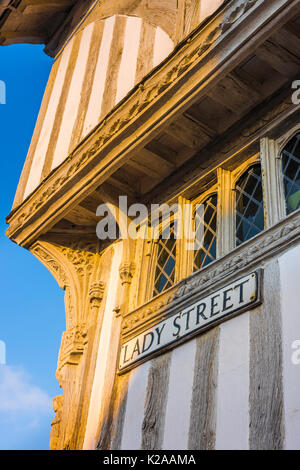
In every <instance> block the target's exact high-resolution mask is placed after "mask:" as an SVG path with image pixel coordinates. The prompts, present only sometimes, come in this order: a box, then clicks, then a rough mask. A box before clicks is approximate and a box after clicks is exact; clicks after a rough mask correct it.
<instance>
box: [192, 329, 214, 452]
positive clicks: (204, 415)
mask: <svg viewBox="0 0 300 470" xmlns="http://www.w3.org/2000/svg"><path fill="white" fill-rule="evenodd" d="M219 334H220V332H219V327H217V328H214V329H213V330H211V331H209V332H208V333H206V334H205V335H201V336H199V337H198V338H197V346H196V348H197V349H196V359H195V375H194V384H193V395H192V402H191V417H190V429H189V440H188V448H189V449H190V450H212V449H214V447H215V440H216V386H217V372H218V350H219Z"/></svg>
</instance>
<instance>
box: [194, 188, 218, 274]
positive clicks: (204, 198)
mask: <svg viewBox="0 0 300 470" xmlns="http://www.w3.org/2000/svg"><path fill="white" fill-rule="evenodd" d="M214 195H216V196H217V226H216V244H217V247H216V259H218V257H219V256H218V238H219V186H218V183H215V184H214V185H212V186H211V187H210V188H209V189H207V190H206V191H204V192H203V193H201V194H200V195H199V196H197V197H196V198H194V199H193V200H192V201H191V204H192V233H194V231H195V228H196V227H195V214H196V205H197V204H198V205H201V204H203V203H205V202H206V201H207V200H208V199H209V198H211V197H212V196H214ZM188 256H189V272H190V274H192V273H194V272H198V271H201V270H202V269H204V268H200V269H199V270H197V271H194V256H195V255H194V251H193V250H189V255H188ZM212 262H213V261H212ZM209 264H211V263H209ZM204 267H205V266H204Z"/></svg>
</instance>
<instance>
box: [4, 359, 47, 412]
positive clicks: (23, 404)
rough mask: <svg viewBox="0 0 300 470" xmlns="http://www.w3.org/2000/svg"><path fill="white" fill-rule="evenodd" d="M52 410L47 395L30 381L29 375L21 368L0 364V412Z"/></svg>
mask: <svg viewBox="0 0 300 470" xmlns="http://www.w3.org/2000/svg"><path fill="white" fill-rule="evenodd" d="M51 410H52V405H51V399H50V397H49V395H48V394H47V393H46V392H44V391H43V390H41V389H40V388H39V387H37V386H35V385H33V384H31V383H30V376H29V375H28V374H27V373H26V371H25V370H24V369H22V368H12V367H10V366H0V413H2V412H4V413H7V412H22V411H25V412H29V411H31V412H34V414H36V413H49V411H51Z"/></svg>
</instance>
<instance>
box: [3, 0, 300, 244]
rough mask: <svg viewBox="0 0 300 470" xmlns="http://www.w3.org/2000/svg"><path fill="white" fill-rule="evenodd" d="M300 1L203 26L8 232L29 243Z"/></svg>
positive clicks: (261, 6) (26, 205) (235, 8)
mask: <svg viewBox="0 0 300 470" xmlns="http://www.w3.org/2000/svg"><path fill="white" fill-rule="evenodd" d="M299 9H300V0H273V1H272V2H270V1H268V0H248V1H246V0H244V1H243V0H239V1H234V2H231V3H230V4H227V5H226V6H224V8H223V9H221V10H219V11H218V13H217V14H216V15H215V16H214V17H212V18H211V19H210V20H209V22H207V23H206V24H204V25H202V26H200V28H199V29H197V30H196V31H194V32H193V33H192V34H191V35H190V36H189V37H188V38H187V40H186V41H184V42H183V43H182V44H180V46H179V47H178V48H177V49H176V50H175V51H174V52H173V53H172V55H171V56H169V57H168V58H167V60H165V62H164V63H162V64H161V65H160V66H159V67H158V68H157V69H155V70H154V71H153V72H152V73H151V74H150V75H149V76H148V77H146V78H145V79H144V80H143V82H142V83H141V84H140V85H139V86H138V87H136V88H135V89H133V90H132V92H131V93H130V94H129V95H128V96H127V97H126V98H125V99H124V100H123V101H122V102H121V103H120V104H119V105H118V106H117V107H116V108H114V109H113V111H112V112H111V113H110V114H109V115H108V116H106V117H105V119H104V120H103V121H102V122H100V124H99V125H98V126H97V127H96V128H95V129H94V130H93V131H92V132H91V134H90V135H89V136H88V137H87V138H86V139H85V140H84V141H83V142H81V144H80V145H79V146H78V147H77V148H76V149H75V150H74V151H73V152H72V154H70V155H69V157H68V158H67V159H66V160H65V161H64V162H63V163H62V164H61V165H60V166H59V167H58V168H56V169H55V170H54V171H53V172H52V173H51V174H50V175H49V176H48V177H47V178H46V179H45V180H44V181H43V182H42V183H41V184H40V186H39V187H38V188H37V189H36V190H35V191H34V192H33V193H32V194H31V195H30V196H29V197H28V198H27V199H26V200H25V201H24V202H23V203H22V204H21V205H20V206H19V207H17V208H16V209H14V210H13V211H12V213H11V214H10V215H9V216H8V217H7V223H8V224H9V225H10V227H9V228H8V230H7V235H8V236H9V237H10V238H11V239H12V240H13V241H15V242H16V243H18V244H20V245H22V246H24V247H30V246H31V245H32V243H34V242H35V241H36V240H37V239H38V238H39V237H40V236H41V235H43V234H45V233H47V231H48V230H49V229H50V228H51V227H53V226H54V225H55V224H56V223H57V222H59V221H60V220H61V219H62V218H63V217H64V216H65V214H67V213H68V211H70V210H71V209H72V208H73V207H75V206H76V205H77V204H79V203H80V202H81V201H82V200H83V199H84V198H85V197H86V196H87V195H89V194H90V193H92V191H93V190H94V189H95V188H97V187H99V185H101V184H102V183H104V182H105V181H106V180H107V179H108V178H109V177H110V176H111V175H112V174H113V173H114V172H116V171H117V170H118V169H119V168H121V167H122V165H124V164H125V163H126V162H128V160H129V159H130V158H131V156H132V152H133V151H136V149H138V148H141V147H143V146H144V145H145V144H146V143H147V142H149V141H150V140H151V139H153V137H154V136H155V135H157V134H158V133H159V132H160V130H161V129H163V128H164V127H166V126H168V125H169V124H170V123H171V122H172V121H173V120H174V119H176V117H178V116H180V114H181V113H183V112H184V110H186V109H187V108H188V107H189V106H191V105H192V104H193V103H194V102H196V101H197V100H199V98H200V97H201V96H205V95H206V94H207V93H209V92H211V91H212V90H213V89H214V87H215V86H216V85H217V84H218V82H219V81H220V80H221V79H222V78H224V77H226V75H227V74H229V73H230V72H231V71H232V70H233V69H234V67H235V66H236V65H237V64H239V63H240V62H241V61H243V60H244V59H245V58H246V57H247V56H249V54H251V52H252V51H253V50H255V49H256V48H257V47H258V46H259V45H260V44H262V43H263V42H264V41H265V40H266V38H268V37H269V36H270V35H271V34H272V32H274V31H275V30H276V28H279V26H280V25H281V24H283V23H285V22H287V21H288V20H289V19H290V18H292V17H293V16H295V14H296V12H299Z"/></svg>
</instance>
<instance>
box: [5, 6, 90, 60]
mask: <svg viewBox="0 0 300 470" xmlns="http://www.w3.org/2000/svg"><path fill="white" fill-rule="evenodd" d="M93 2H94V0H0V45H2V46H7V45H11V44H18V43H31V44H45V45H46V52H47V53H48V54H49V55H54V54H55V51H56V49H55V44H52V45H51V47H50V48H47V44H48V42H49V41H50V40H52V38H53V35H54V33H56V32H57V31H58V30H59V28H61V27H62V26H63V25H64V24H65V23H66V22H67V23H69V22H70V21H71V20H69V19H68V17H69V16H70V15H71V17H72V16H76V15H77V16H79V17H81V16H82V15H84V14H85V13H86V12H87V10H88V9H89V7H90V6H91V5H92V3H93ZM63 29H64V28H63ZM65 29H66V28H65Z"/></svg>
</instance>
